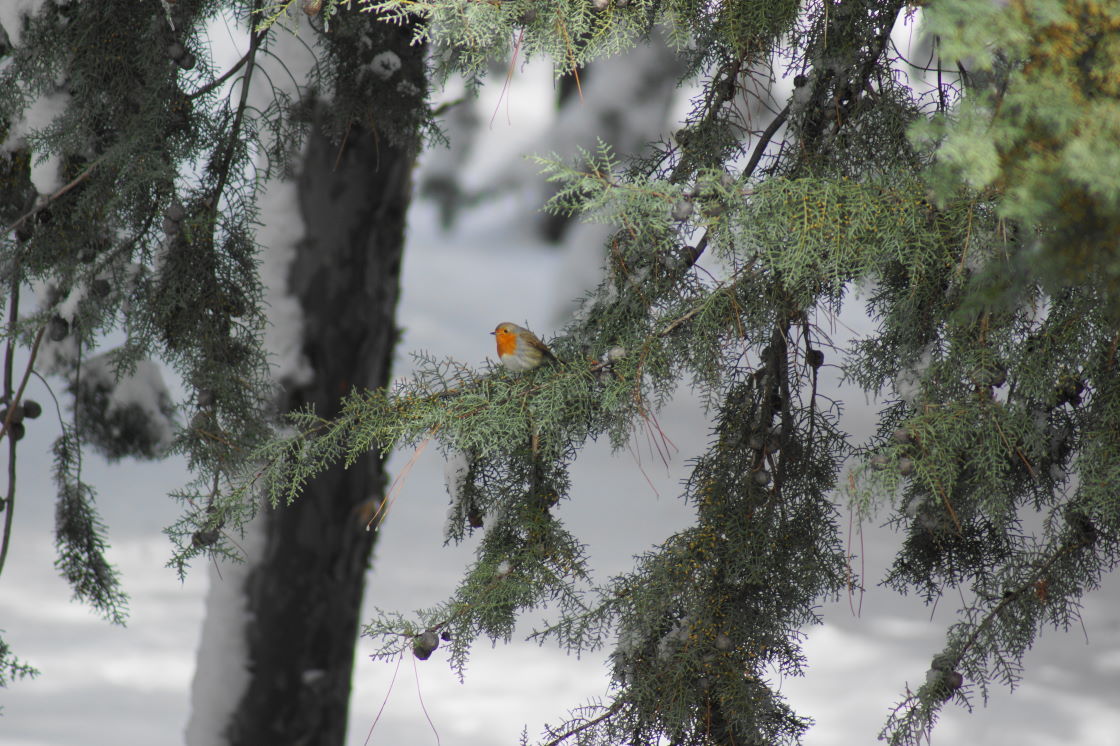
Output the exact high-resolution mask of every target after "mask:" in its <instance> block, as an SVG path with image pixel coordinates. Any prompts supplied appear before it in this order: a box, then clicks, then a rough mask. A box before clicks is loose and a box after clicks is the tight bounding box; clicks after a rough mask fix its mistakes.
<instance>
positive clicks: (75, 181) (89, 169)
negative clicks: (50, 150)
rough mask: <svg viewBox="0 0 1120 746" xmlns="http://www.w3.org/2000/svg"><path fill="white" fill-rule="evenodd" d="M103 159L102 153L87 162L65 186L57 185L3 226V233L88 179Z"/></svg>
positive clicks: (18, 225) (21, 223) (9, 231)
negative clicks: (52, 190) (10, 222)
mask: <svg viewBox="0 0 1120 746" xmlns="http://www.w3.org/2000/svg"><path fill="white" fill-rule="evenodd" d="M103 160H105V156H104V155H103V156H101V157H100V158H98V159H97V160H95V161H93V162H92V163H90V164H89V165H88V166H86V170H85V171H82V172H81V173H80V174H78V175H77V176H75V177H74V178H73V179H72V180H71V181H70V183H69V184H66V185H65V186H62V187H59V189H58V190H57V191H56V192H54V193H53V194H51V195H50V196H49V197H47V198H46V199H45V200H43V201H42V202H40V203H39V204H37V205H35V207H33V208H31V209H30V210H28V211H27V212H25V213H24V214H23V215H20V216H19V217H18V218H16V221H15V222H14V223H12V224H11V225H9V226H8V227H7V228H5V229H4V233H5V234H7V233H11V232H12V231H14V230H15V229H16V228H18V227H20V226H21V225H23V224H24V223H25V222H27V220H29V219H30V218H33V217H35V215H37V214H39V213H40V212H42V211H43V209H45V208H46V207H47V206H48V205H50V204H51V203H53V202H55V201H56V200H58V199H59V198H60V197H62V196H63V195H64V194H66V193H67V192H69V191H70V190H71V189H73V188H74V187H76V186H78V185H79V184H81V183H82V182H83V181H85V180H86V179H88V178H89V175H90V174H92V173H93V170H94V169H95V168H97V166H98V165H100V163H101V162H102V161H103Z"/></svg>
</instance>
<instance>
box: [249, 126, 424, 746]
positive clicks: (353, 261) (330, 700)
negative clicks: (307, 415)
mask: <svg viewBox="0 0 1120 746" xmlns="http://www.w3.org/2000/svg"><path fill="white" fill-rule="evenodd" d="M340 147H341V148H342V151H341V156H340V154H339V149H340ZM411 169H412V155H411V154H410V153H406V152H403V151H402V150H401V149H399V148H395V147H394V146H393V145H391V144H390V143H388V142H386V141H385V140H384V139H379V138H377V137H376V136H375V135H374V133H372V132H370V131H369V130H365V129H363V128H361V127H359V126H358V125H354V126H353V128H352V129H351V131H350V132H349V133H348V136H347V137H346V139H345V141H344V143H343V144H342V145H341V146H340V145H339V144H337V143H334V142H332V141H331V140H330V139H329V138H327V137H326V136H325V135H324V134H323V133H322V131H321V129H320V128H319V127H316V128H314V132H313V133H312V135H311V138H310V141H309V144H308V148H307V153H306V157H305V160H304V166H303V170H302V174H301V177H300V181H299V193H300V197H299V199H300V208H301V211H302V213H303V219H304V221H305V224H306V226H307V234H306V235H307V236H308V238H307V239H305V240H304V241H303V242H302V244H301V245H300V247H299V250H298V254H297V256H296V258H295V260H294V262H293V264H292V267H291V275H290V278H289V289H290V292H291V293H292V295H293V296H294V297H296V298H297V299H298V300H299V302H300V305H301V306H302V309H303V314H304V323H305V328H304V346H303V351H304V354H305V355H306V357H307V360H308V362H309V363H310V366H311V369H312V371H313V379H312V380H311V382H310V383H308V384H306V385H300V386H297V387H294V388H292V389H290V390H289V391H288V393H287V396H286V401H285V405H286V407H287V408H288V409H289V410H294V409H299V408H302V407H304V406H305V405H307V404H312V405H313V406H314V408H315V411H316V412H318V413H320V414H321V415H323V416H326V417H332V416H334V415H335V414H336V413H337V412H338V408H339V401H340V399H341V397H342V396H344V395H345V394H346V393H347V392H348V391H350V390H351V389H352V388H354V387H377V386H384V385H385V384H386V383H388V379H389V365H390V362H391V360H392V353H393V345H394V342H395V340H396V336H397V335H396V327H395V324H394V313H395V309H396V304H397V295H398V279H399V276H400V266H401V249H402V245H403V243H404V234H403V232H404V220H405V212H406V209H407V206H408V201H409V192H410V188H409V179H410V172H411ZM383 487H384V477H383V464H382V463H381V461H380V459H378V458H377V457H376V456H375V455H373V454H367V455H365V456H363V457H362V458H360V459H359V460H358V462H357V463H356V464H354V466H352V467H351V468H350V469H343V468H342V467H341V466H334V467H332V468H331V469H330V470H329V471H327V472H326V473H324V474H322V475H321V476H320V477H319V478H317V479H315V480H314V481H313V482H311V483H310V484H308V486H307V488H306V489H305V490H304V493H303V496H302V497H300V499H299V500H297V501H296V502H295V503H293V504H292V505H290V506H288V507H283V508H281V509H278V510H268V511H267V514H266V515H265V517H264V520H265V528H264V532H265V534H266V538H265V539H264V543H265V546H264V549H263V553H262V555H261V556H260V558H259V560H258V562H259V563H258V564H257V565H256V567H255V568H254V569H253V570H252V572H251V574H250V575H249V578H248V581H247V583H246V589H245V592H246V595H247V597H248V607H249V610H250V612H251V616H252V619H253V622H252V623H251V624H250V626H249V628H248V630H247V634H248V640H247V643H248V662H249V666H250V672H251V673H250V681H249V685H248V687H247V689H246V691H245V693H244V696H243V698H242V700H241V702H240V704H239V706H238V707H237V710H236V712H235V714H234V716H233V718H232V720H231V723H230V727H229V731H228V736H229V743H230V744H245V745H246V746H249V745H252V746H257V745H258V744H274V745H279V744H317V745H322V746H327V745H328V744H331V745H334V744H341V743H343V741H344V739H345V735H346V720H347V710H348V706H349V697H350V679H351V671H352V667H353V658H354V647H355V643H356V638H357V633H358V622H359V610H360V606H361V600H362V592H363V588H364V584H365V573H366V569H367V567H368V561H369V556H370V550H371V548H372V546H373V540H374V537H375V536H376V534H375V533H373V532H368V531H366V530H365V521H364V520H363V518H362V516H361V510H360V506H361V505H362V504H363V503H366V501H369V500H374V502H375V504H376V501H379V500H381V499H382V498H383Z"/></svg>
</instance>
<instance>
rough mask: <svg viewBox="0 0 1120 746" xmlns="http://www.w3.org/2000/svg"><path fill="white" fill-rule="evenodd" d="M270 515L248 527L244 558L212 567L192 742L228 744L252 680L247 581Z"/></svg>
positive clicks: (193, 745) (189, 734)
mask: <svg viewBox="0 0 1120 746" xmlns="http://www.w3.org/2000/svg"><path fill="white" fill-rule="evenodd" d="M264 520H265V519H264V515H263V514H258V515H257V516H256V518H254V519H253V520H252V521H250V522H249V523H248V524H247V525H246V526H245V535H244V536H243V537H242V538H241V539H240V540H239V544H240V545H241V547H242V548H243V549H244V550H245V561H244V562H233V561H230V560H226V559H221V560H217V561H216V562H214V563H212V564H211V565H210V589H209V591H207V593H206V618H205V620H204V621H203V622H202V636H201V638H200V640H199V646H198V656H197V665H196V667H195V672H194V681H193V682H192V683H191V714H190V718H189V720H188V721H187V729H186V744H187V746H226V745H227V744H228V743H229V741H228V740H227V738H226V734H225V730H226V727H227V726H228V724H229V720H230V717H231V716H232V715H233V713H234V711H235V710H236V709H237V705H238V704H239V703H240V701H241V695H242V694H243V693H244V691H245V687H246V686H247V685H248V683H249V669H248V667H247V662H248V648H247V643H246V639H245V638H246V630H247V629H248V627H249V625H250V624H252V622H253V616H252V613H251V612H250V610H249V608H248V604H247V596H246V595H245V582H246V581H247V580H248V578H249V575H250V573H252V571H253V569H254V568H255V567H256V565H257V563H258V561H259V560H260V557H261V555H262V554H263V552H264V545H265V532H264Z"/></svg>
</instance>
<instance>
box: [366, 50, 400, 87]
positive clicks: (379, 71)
mask: <svg viewBox="0 0 1120 746" xmlns="http://www.w3.org/2000/svg"><path fill="white" fill-rule="evenodd" d="M369 69H370V70H371V71H372V72H373V74H374V75H376V76H377V77H379V78H381V79H382V80H388V79H389V78H391V77H393V75H394V74H395V73H396V72H397V70H400V69H401V58H400V57H398V56H397V53H396V52H394V51H392V50H385V51H384V52H381V53H380V54H376V55H374V57H373V59H372V60H370V63H369Z"/></svg>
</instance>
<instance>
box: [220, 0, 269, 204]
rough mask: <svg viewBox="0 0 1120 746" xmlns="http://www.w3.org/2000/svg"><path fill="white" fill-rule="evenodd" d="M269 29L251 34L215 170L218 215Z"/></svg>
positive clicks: (257, 2)
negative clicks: (223, 145)
mask: <svg viewBox="0 0 1120 746" xmlns="http://www.w3.org/2000/svg"><path fill="white" fill-rule="evenodd" d="M261 2H262V0H253V9H252V10H251V11H250V14H254V13H259V12H260V9H261ZM267 33H268V32H267V29H254V30H253V31H252V32H250V34H249V49H248V51H246V53H245V63H244V64H245V65H246V71H245V77H244V78H243V79H242V81H241V96H240V99H239V100H238V102H237V108H236V110H235V111H234V116H233V124H232V125H231V126H230V130H229V139H228V140H227V141H226V147H225V152H224V153H223V155H222V160H221V161H220V163H219V165H218V166H217V168H216V169H215V170H216V171H217V174H218V183H217V186H216V187H215V188H214V204H213V207H212V209H213V211H214V212H215V213H217V211H218V209H219V204H218V203H219V201H220V200H221V197H222V193H223V192H224V191H225V185H226V181H227V179H228V178H229V171H230V166H232V165H233V154H234V150H235V149H236V146H237V142H238V139H239V138H240V136H241V124H242V121H243V119H244V117H245V110H246V108H247V106H248V102H249V87H250V85H251V84H252V81H253V71H254V70H255V69H256V64H255V60H256V56H257V49H258V48H259V47H260V43H261V40H262V39H263V38H264V36H265V34H267Z"/></svg>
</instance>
